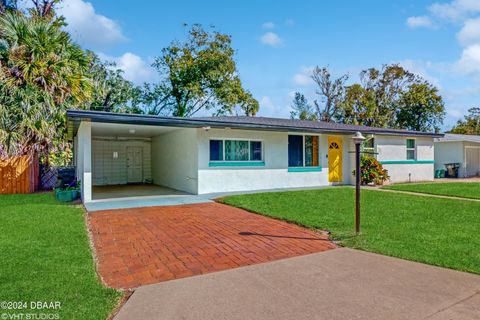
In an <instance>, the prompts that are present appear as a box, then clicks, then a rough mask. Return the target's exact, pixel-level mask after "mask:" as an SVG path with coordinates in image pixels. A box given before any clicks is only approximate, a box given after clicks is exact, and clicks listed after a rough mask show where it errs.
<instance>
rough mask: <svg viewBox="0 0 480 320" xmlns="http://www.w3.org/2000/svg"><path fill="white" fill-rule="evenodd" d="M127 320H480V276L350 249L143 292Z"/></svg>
mask: <svg viewBox="0 0 480 320" xmlns="http://www.w3.org/2000/svg"><path fill="white" fill-rule="evenodd" d="M114 319H116V320H126V319H144V320H148V319H192V320H193V319H199V320H200V319H202V320H203V319H230V320H235V319H242V320H244V319H256V320H261V319H272V320H273V319H275V320H277V319H289V320H290V319H295V320H303V319H305V320H307V319H308V320H312V319H330V320H336V319H342V320H343V319H345V320H346V319H368V320H372V319H379V320H380V319H381V320H384V319H389V320H395V319H430V320H447V319H449V320H473V319H480V276H478V275H474V274H468V273H462V272H457V271H453V270H449V269H443V268H438V267H433V266H429V265H424V264H420V263H415V262H410V261H406V260H401V259H396V258H391V257H386V256H382V255H377V254H373V253H367V252H362V251H356V250H351V249H346V248H341V249H335V250H329V251H326V252H322V253H316V254H312V255H307V256H301V257H296V258H290V259H284V260H279V261H275V262H270V263H264V264H259V265H254V266H249V267H243V268H237V269H233V270H229V271H223V272H217V273H211V274H207V275H201V276H196V277H190V278H185V279H180V280H174V281H168V282H164V283H160V284H155V285H149V286H144V287H140V288H139V289H137V290H136V291H135V293H134V294H133V295H132V296H131V297H130V299H129V300H128V301H127V302H126V304H125V305H124V306H123V307H122V308H121V310H120V312H119V313H118V314H117V315H116V316H115V318H114Z"/></svg>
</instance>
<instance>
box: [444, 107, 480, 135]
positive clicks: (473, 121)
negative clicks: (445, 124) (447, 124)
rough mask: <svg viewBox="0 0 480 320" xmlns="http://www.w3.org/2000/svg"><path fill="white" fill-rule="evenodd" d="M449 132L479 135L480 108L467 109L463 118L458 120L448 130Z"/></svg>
mask: <svg viewBox="0 0 480 320" xmlns="http://www.w3.org/2000/svg"><path fill="white" fill-rule="evenodd" d="M450 132H451V133H458V134H471V135H480V108H479V107H475V108H470V109H468V114H467V115H466V116H465V117H464V119H463V120H458V122H457V124H456V125H455V126H454V127H453V128H452V130H450Z"/></svg>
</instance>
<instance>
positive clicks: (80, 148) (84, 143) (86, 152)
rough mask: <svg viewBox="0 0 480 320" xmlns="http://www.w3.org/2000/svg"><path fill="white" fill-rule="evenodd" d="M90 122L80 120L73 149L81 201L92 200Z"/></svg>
mask: <svg viewBox="0 0 480 320" xmlns="http://www.w3.org/2000/svg"><path fill="white" fill-rule="evenodd" d="M91 141H92V124H91V122H87V121H82V122H81V123H80V125H79V127H78V132H77V137H76V139H75V145H76V147H77V150H75V151H74V153H75V158H76V161H75V163H76V169H77V180H79V181H80V185H81V188H80V189H81V197H82V201H83V202H89V201H91V200H92V145H91Z"/></svg>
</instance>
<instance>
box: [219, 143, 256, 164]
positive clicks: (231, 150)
mask: <svg viewBox="0 0 480 320" xmlns="http://www.w3.org/2000/svg"><path fill="white" fill-rule="evenodd" d="M262 159H263V144H262V141H257V140H223V139H212V140H210V161H262Z"/></svg>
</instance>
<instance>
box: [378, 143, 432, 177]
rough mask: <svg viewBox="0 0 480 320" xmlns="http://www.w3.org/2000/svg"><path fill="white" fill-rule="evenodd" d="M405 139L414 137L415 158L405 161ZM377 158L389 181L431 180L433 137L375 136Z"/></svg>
mask: <svg viewBox="0 0 480 320" xmlns="http://www.w3.org/2000/svg"><path fill="white" fill-rule="evenodd" d="M407 139H415V146H416V160H414V161H411V162H410V163H409V162H407V143H406V140H407ZM375 144H376V150H377V153H378V154H377V159H378V160H379V161H380V162H381V163H383V166H384V168H385V169H387V170H388V173H389V175H390V182H392V183H396V182H409V181H412V182H414V181H431V180H433V179H434V172H435V171H434V163H433V162H434V144H433V138H428V137H405V136H381V135H377V136H375ZM392 161H396V162H397V163H389V162H392Z"/></svg>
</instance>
